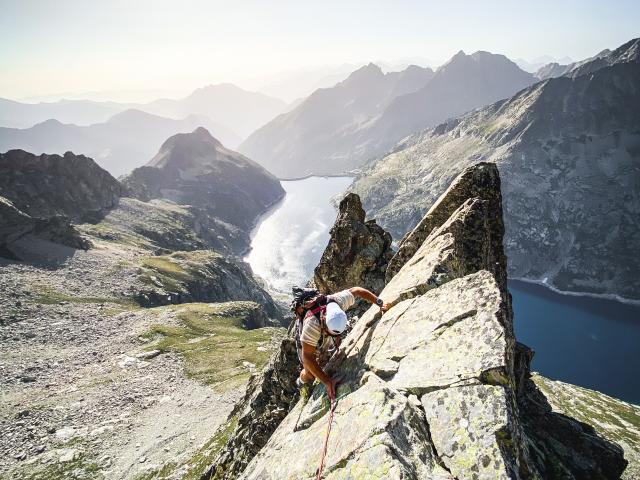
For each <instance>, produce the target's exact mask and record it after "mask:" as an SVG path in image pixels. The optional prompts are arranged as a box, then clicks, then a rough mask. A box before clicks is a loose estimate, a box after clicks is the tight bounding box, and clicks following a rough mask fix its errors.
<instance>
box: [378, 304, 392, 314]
mask: <svg viewBox="0 0 640 480" xmlns="http://www.w3.org/2000/svg"><path fill="white" fill-rule="evenodd" d="M390 308H391V305H389V304H388V303H386V302H383V303H382V305H380V311H381V312H382V313H384V312H386V311H387V310H389V309H390Z"/></svg>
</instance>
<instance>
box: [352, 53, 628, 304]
mask: <svg viewBox="0 0 640 480" xmlns="http://www.w3.org/2000/svg"><path fill="white" fill-rule="evenodd" d="M636 46H637V42H630V43H629V44H626V47H625V51H626V53H625V52H620V51H616V52H617V53H616V54H615V55H614V56H612V57H610V58H609V60H607V61H605V62H604V63H605V64H607V65H610V66H606V67H604V68H600V69H599V70H594V69H595V68H596V66H597V65H598V64H602V60H601V59H596V60H594V62H597V63H593V64H589V63H587V64H584V65H583V66H582V67H581V68H583V69H584V71H586V72H588V74H584V75H576V76H570V77H559V78H552V79H549V80H546V81H544V82H540V83H538V84H536V85H533V86H531V87H529V88H527V89H525V90H522V91H521V92H519V93H518V94H517V95H515V96H513V97H512V98H510V99H508V100H504V101H501V102H497V103H495V104H493V105H491V106H489V107H486V108H484V109H481V110H479V111H476V112H473V113H470V114H467V115H466V116H463V117H462V118H460V119H456V120H451V121H448V122H447V123H445V124H442V125H439V126H437V127H436V128H434V129H432V130H429V131H425V132H423V133H420V134H416V135H414V136H412V137H411V138H409V139H406V140H405V141H404V142H403V143H402V144H400V145H398V146H397V147H396V150H395V151H394V152H393V153H391V154H389V155H388V156H386V157H384V158H382V159H381V160H379V161H378V162H377V163H376V164H375V165H373V166H372V169H371V170H370V172H369V173H368V174H367V175H365V176H362V177H361V178H360V179H358V181H357V182H356V183H355V184H354V186H353V191H355V192H356V193H359V194H360V196H361V197H362V199H363V203H364V205H365V207H366V208H368V209H370V210H371V211H372V214H373V215H374V216H375V217H376V218H377V219H379V221H380V223H381V224H382V226H383V227H384V228H386V229H388V230H390V231H391V232H392V234H393V235H394V237H399V236H401V235H402V234H404V233H405V232H406V231H407V229H408V228H409V227H410V226H411V225H413V224H414V223H415V222H416V221H417V220H418V219H419V218H421V216H422V215H423V214H424V212H425V211H427V209H428V208H429V206H430V205H431V204H432V203H433V202H434V201H435V200H436V199H437V198H438V195H440V194H441V193H442V192H443V191H444V189H445V188H446V185H448V183H449V182H450V181H451V179H452V178H454V177H455V176H456V175H457V173H458V172H460V171H461V170H462V169H464V168H465V167H467V166H468V165H471V164H475V163H477V162H479V161H491V162H495V163H496V164H497V165H498V167H499V169H500V173H501V177H502V182H503V195H504V206H505V224H506V231H507V234H506V238H505V246H506V249H507V254H508V256H509V259H510V271H509V273H510V275H511V276H512V277H514V278H526V279H532V280H537V281H541V282H545V283H547V284H549V285H552V286H554V287H556V288H558V289H560V290H564V291H572V292H587V293H594V294H609V295H618V296H620V297H625V298H629V299H634V300H640V281H639V280H638V279H639V278H640V277H639V275H638V272H640V257H638V255H637V252H638V250H639V249H640V224H639V223H638V214H639V212H640V173H639V170H638V165H639V162H640V89H638V85H640V64H639V63H638V57H639V55H638V49H637V47H636ZM612 62H613V63H612ZM615 62H618V63H615Z"/></svg>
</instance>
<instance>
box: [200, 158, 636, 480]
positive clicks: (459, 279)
mask: <svg viewBox="0 0 640 480" xmlns="http://www.w3.org/2000/svg"><path fill="white" fill-rule="evenodd" d="M487 189H490V191H488V190H487ZM339 221H340V218H339ZM503 232H504V228H503V225H502V204H501V194H500V179H499V176H498V172H497V169H496V167H495V165H493V164H487V163H484V164H479V165H476V166H474V167H471V168H469V169H467V170H465V171H464V172H463V173H462V174H461V175H460V176H459V177H458V179H457V180H456V181H454V182H453V184H452V186H451V187H450V189H449V190H448V191H447V192H445V194H443V196H442V197H441V198H440V200H439V201H438V203H437V204H436V205H435V206H434V208H433V209H432V210H431V211H430V212H429V213H428V214H427V215H426V216H425V218H424V219H423V220H422V221H421V222H420V224H419V226H418V227H416V229H414V231H413V232H412V233H411V234H410V235H409V236H408V237H406V238H405V239H404V241H403V242H401V244H400V250H399V252H398V254H396V257H394V260H392V261H391V263H390V264H389V268H390V269H391V270H388V272H387V273H388V274H387V283H386V286H385V287H384V289H383V290H382V292H381V294H380V295H381V297H382V298H384V299H385V300H386V301H387V302H389V303H391V304H392V305H393V307H392V308H391V309H390V310H389V311H387V312H386V313H384V314H381V313H380V311H379V309H378V308H377V307H376V306H371V308H369V309H368V310H367V311H366V312H365V313H364V314H363V315H362V316H361V317H360V318H359V320H358V321H357V322H356V324H355V326H354V328H353V329H352V330H351V332H350V333H349V334H348V336H347V337H346V339H345V340H344V341H343V343H342V345H341V346H340V349H339V351H338V352H337V353H336V354H335V355H334V356H333V358H332V359H331V360H330V362H329V364H328V365H327V367H326V369H327V370H328V372H329V373H331V374H334V375H335V374H338V373H339V375H340V376H341V378H342V380H341V385H340V386H339V388H338V392H337V394H338V400H337V406H336V408H335V413H334V418H333V425H332V427H333V429H332V431H331V437H330V438H329V443H328V450H327V456H326V459H325V467H324V472H323V478H326V479H352V478H365V479H377V478H397V479H400V478H402V479H422V478H437V479H454V478H473V479H489V478H491V479H494V478H505V479H529V478H545V479H547V478H548V479H555V478H558V479H560V478H562V479H580V478H600V479H610V478H611V479H613V478H619V476H620V474H621V473H622V471H623V470H624V468H625V466H626V462H625V460H624V459H623V454H622V449H621V448H620V447H619V446H617V445H615V444H613V443H611V442H609V441H607V440H606V439H604V438H602V437H600V436H599V435H597V434H596V432H595V431H594V430H593V429H589V428H588V426H586V425H584V424H581V423H580V422H578V421H576V420H573V419H571V418H569V417H560V416H559V415H557V414H555V413H553V412H552V411H551V408H550V407H548V405H546V406H545V400H544V395H543V394H542V393H541V392H540V390H539V389H538V388H537V387H536V386H535V384H534V383H533V382H532V381H531V379H530V374H529V361H530V359H531V356H532V353H531V352H530V351H529V350H528V349H526V347H524V346H521V345H519V344H517V343H516V340H515V335H514V332H513V313H512V308H511V297H510V294H509V292H508V290H507V285H506V257H505V256H504V252H503V247H502V239H503ZM356 257H357V256H356V255H352V256H351V257H350V258H356ZM347 262H348V261H347V260H343V262H342V263H339V264H338V265H336V268H340V269H341V270H342V271H345V270H348V268H347V267H348V266H347V265H345V263H347ZM330 267H331V265H330V264H329V263H328V262H327V263H326V264H325V265H324V266H323V270H328V269H330ZM283 345H284V344H283ZM280 358H282V357H280ZM293 361H295V359H294V360H293ZM281 370H284V369H282V368H281ZM285 377H286V375H285ZM286 378H295V375H291V374H289V376H288V377H286ZM263 381H267V384H268V385H270V386H271V387H270V389H271V390H272V391H273V388H272V387H273V386H274V385H275V386H276V387H277V385H276V384H274V382H273V377H272V379H271V381H270V382H269V381H268V379H267V377H263ZM260 388H261V390H260ZM260 388H259V389H258V390H257V392H258V393H256V394H257V395H260V394H264V392H265V391H267V390H268V389H265V383H263V384H262V386H261V387H260ZM275 391H281V389H280V390H278V388H276V389H275ZM290 398H292V399H293V400H294V401H295V399H296V398H297V397H296V396H290ZM547 407H548V408H547ZM245 408H247V409H249V408H251V404H250V403H245ZM281 412H282V414H283V415H282V418H283V419H282V421H281V422H280V423H279V425H275V423H276V422H270V423H269V430H270V431H271V432H272V433H271V434H270V435H269V437H268V438H267V439H266V441H265V436H264V435H262V436H261V437H260V443H262V444H263V445H264V446H261V447H260V448H258V449H253V450H252V451H250V452H249V451H247V450H246V449H245V450H242V449H241V446H240V445H238V443H237V442H236V443H235V444H234V445H233V446H232V447H230V448H229V449H227V450H226V452H225V453H224V455H226V456H227V457H226V458H229V456H232V455H234V453H236V454H237V455H236V457H235V460H234V462H235V464H234V465H235V466H236V467H237V466H238V465H240V463H242V469H238V468H234V469H230V470H227V469H225V468H224V464H223V463H220V461H218V462H217V464H214V467H213V470H211V471H210V472H216V473H217V476H214V477H213V478H219V479H220V478H241V479H246V480H249V479H278V480H280V479H311V478H315V473H316V469H317V468H318V464H319V459H320V454H321V450H322V446H323V442H324V435H325V431H326V428H327V422H328V419H329V402H328V399H327V396H326V391H325V389H324V387H323V386H318V387H316V388H315V389H314V391H313V392H312V394H311V397H310V398H309V399H308V401H306V402H305V401H297V402H295V403H293V402H292V403H289V404H288V405H287V404H284V405H283V406H282V410H281ZM263 416H264V415H263ZM254 418H255V419H256V420H259V419H258V418H256V417H254ZM259 430H260V425H259V424H257V425H247V424H246V423H245V427H244V431H243V433H242V438H244V439H248V440H249V439H250V438H251V435H250V432H251V431H256V432H257V431H259ZM236 438H240V437H236ZM216 465H217V466H218V467H219V468H218V470H216ZM245 465H246V466H245ZM204 478H208V477H206V476H205V477H204Z"/></svg>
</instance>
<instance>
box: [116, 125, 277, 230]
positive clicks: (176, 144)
mask: <svg viewBox="0 0 640 480" xmlns="http://www.w3.org/2000/svg"><path fill="white" fill-rule="evenodd" d="M123 183H124V185H125V186H126V187H127V188H128V189H129V190H130V191H131V192H133V194H134V195H135V196H136V197H137V198H139V199H141V200H143V201H147V200H149V199H153V198H165V199H168V200H172V201H174V202H176V203H180V204H187V205H194V206H197V207H200V208H203V209H205V210H207V211H208V213H210V214H211V215H213V216H215V217H217V218H220V219H221V220H224V221H226V222H228V223H231V224H233V225H236V226H237V227H240V228H242V229H244V230H245V231H249V230H250V229H251V227H252V226H253V224H254V222H255V220H256V219H257V217H258V216H259V215H260V214H262V213H264V211H265V210H266V209H267V208H268V207H269V206H271V205H273V204H274V203H275V202H277V201H278V200H280V199H281V198H282V197H283V196H284V190H283V188H282V186H281V185H280V182H279V181H278V180H277V179H276V178H275V177H274V176H273V175H271V174H270V173H269V172H267V171H266V170H265V169H264V168H262V167H261V166H259V165H258V164H256V163H254V162H252V161H251V160H249V159H248V158H246V157H244V156H242V155H240V154H239V153H236V152H233V151H231V150H228V149H226V148H225V147H224V146H222V144H221V143H220V142H218V141H217V140H216V139H215V138H213V137H212V136H211V135H210V134H209V132H208V131H207V130H205V129H204V128H198V129H196V130H194V131H193V132H192V133H189V134H178V135H175V136H173V137H171V138H169V139H168V140H167V141H166V142H165V143H164V144H163V145H162V147H161V148H160V152H159V153H158V154H157V155H156V156H155V157H154V158H153V159H152V160H151V161H150V162H149V163H148V164H147V165H146V166H144V167H140V168H137V169H135V170H134V171H133V172H132V173H131V175H129V176H127V177H125V178H124V179H123Z"/></svg>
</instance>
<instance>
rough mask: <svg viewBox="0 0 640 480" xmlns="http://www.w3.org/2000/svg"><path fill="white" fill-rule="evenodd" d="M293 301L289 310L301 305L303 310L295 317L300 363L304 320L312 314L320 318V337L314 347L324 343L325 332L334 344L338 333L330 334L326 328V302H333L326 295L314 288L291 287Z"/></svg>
mask: <svg viewBox="0 0 640 480" xmlns="http://www.w3.org/2000/svg"><path fill="white" fill-rule="evenodd" d="M292 290H293V301H292V302H291V310H293V311H295V309H296V307H298V306H302V307H303V308H304V311H303V312H302V315H300V316H297V317H296V349H297V350H298V359H299V360H300V363H301V364H302V341H301V340H300V337H301V335H302V327H303V326H304V321H305V320H306V319H307V318H309V317H313V316H317V317H318V319H319V320H320V339H319V340H318V343H317V344H316V348H317V349H319V348H320V347H322V345H323V344H324V340H325V334H326V335H329V336H330V337H331V338H332V339H333V341H334V345H335V346H337V345H336V344H335V338H336V337H339V336H340V335H332V334H331V333H329V332H328V331H327V328H326V323H325V322H326V315H325V312H326V310H327V303H329V302H333V300H328V299H327V296H326V295H322V294H321V293H320V292H319V291H318V290H316V289H314V288H300V287H293V289H292Z"/></svg>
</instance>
